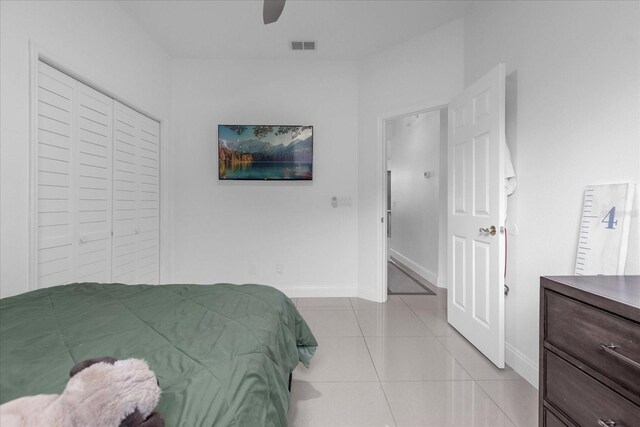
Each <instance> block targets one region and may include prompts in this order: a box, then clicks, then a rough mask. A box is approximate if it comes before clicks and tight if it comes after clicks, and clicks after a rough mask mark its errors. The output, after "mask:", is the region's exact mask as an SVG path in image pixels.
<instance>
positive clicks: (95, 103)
mask: <svg viewBox="0 0 640 427" xmlns="http://www.w3.org/2000/svg"><path fill="white" fill-rule="evenodd" d="M77 110H78V121H77V122H78V141H77V151H78V155H77V159H78V162H77V176H78V178H77V179H78V190H77V212H78V220H77V230H78V244H79V246H78V267H77V280H78V281H79V282H110V281H111V210H112V206H111V205H112V202H111V200H112V166H113V165H112V162H113V158H112V152H113V100H112V99H111V98H109V97H107V96H105V95H103V94H101V93H100V92H98V91H96V90H94V89H92V88H90V87H88V86H86V85H83V84H81V83H78V97H77Z"/></svg>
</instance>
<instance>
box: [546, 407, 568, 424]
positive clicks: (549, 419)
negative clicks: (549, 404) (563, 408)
mask: <svg viewBox="0 0 640 427" xmlns="http://www.w3.org/2000/svg"><path fill="white" fill-rule="evenodd" d="M542 425H543V426H544V427H567V425H566V424H565V423H563V422H562V421H560V419H559V418H558V417H556V416H555V415H553V412H551V411H549V410H548V409H545V410H544V423H543V424H542Z"/></svg>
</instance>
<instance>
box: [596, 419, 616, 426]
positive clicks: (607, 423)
mask: <svg viewBox="0 0 640 427" xmlns="http://www.w3.org/2000/svg"><path fill="white" fill-rule="evenodd" d="M598 425H599V426H601V427H613V426H614V425H616V422H615V421H613V420H608V421H602V420H601V419H600V418H598Z"/></svg>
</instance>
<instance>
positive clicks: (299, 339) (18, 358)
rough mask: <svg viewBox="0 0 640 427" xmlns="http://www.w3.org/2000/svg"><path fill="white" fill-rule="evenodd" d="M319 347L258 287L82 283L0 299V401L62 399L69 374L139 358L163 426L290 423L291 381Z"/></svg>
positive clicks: (283, 301)
mask: <svg viewBox="0 0 640 427" xmlns="http://www.w3.org/2000/svg"><path fill="white" fill-rule="evenodd" d="M316 346H317V342H316V340H315V338H314V336H313V334H312V333H311V331H310V329H309V327H308V325H307V324H306V322H305V321H304V319H303V318H302V317H301V316H300V314H299V313H298V311H297V310H296V308H295V306H294V305H293V303H292V302H291V300H289V299H288V298H287V297H286V296H285V295H284V294H282V293H281V292H280V291H278V290H276V289H274V288H271V287H268V286H261V285H232V284H216V285H161V286H152V285H122V284H97V283H82V284H71V285H65V286H58V287H52V288H46V289H40V290H36V291H32V292H27V293H25V294H21V295H17V296H13V297H9V298H4V299H2V300H0V403H4V402H7V401H9V400H12V399H15V398H18V397H21V396H26V395H35V394H51V393H56V394H57V393H61V392H62V391H63V389H64V387H65V385H66V382H67V380H68V379H69V370H70V368H71V367H72V366H73V365H74V364H75V363H76V362H77V361H80V360H84V359H89V358H93V357H100V356H113V357H116V358H118V359H126V358H142V359H145V360H146V361H147V362H148V363H149V366H150V368H151V369H152V370H153V371H154V372H155V374H156V376H157V377H158V380H159V382H160V387H161V388H162V396H161V398H160V402H159V404H158V408H157V409H158V410H159V411H160V412H161V413H162V414H163V415H164V417H165V420H166V425H167V426H213V425H215V426H242V427H245V426H278V427H281V426H286V425H287V409H288V406H289V392H288V379H289V374H290V373H291V372H292V371H293V370H294V369H295V367H296V365H297V364H298V363H299V361H302V362H303V363H305V364H308V362H309V359H310V357H311V356H312V355H313V352H314V350H315V348H316Z"/></svg>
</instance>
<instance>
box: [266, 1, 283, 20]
mask: <svg viewBox="0 0 640 427" xmlns="http://www.w3.org/2000/svg"><path fill="white" fill-rule="evenodd" d="M285 1H286V0H264V5H263V6H262V19H263V21H264V23H265V25H266V24H271V23H272V22H276V21H277V20H278V18H280V15H281V14H282V10H283V9H284V2H285Z"/></svg>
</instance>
